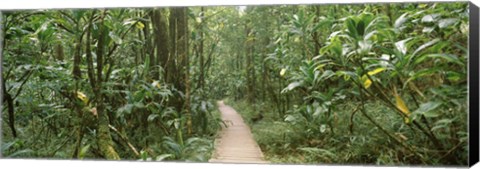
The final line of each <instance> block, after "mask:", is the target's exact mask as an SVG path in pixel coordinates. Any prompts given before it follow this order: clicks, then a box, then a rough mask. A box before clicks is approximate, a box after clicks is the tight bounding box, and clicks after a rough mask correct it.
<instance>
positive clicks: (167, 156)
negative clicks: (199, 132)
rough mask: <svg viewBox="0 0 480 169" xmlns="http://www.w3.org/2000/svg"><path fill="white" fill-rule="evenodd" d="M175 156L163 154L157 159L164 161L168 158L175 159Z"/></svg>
mask: <svg viewBox="0 0 480 169" xmlns="http://www.w3.org/2000/svg"><path fill="white" fill-rule="evenodd" d="M173 156H174V155H173V154H162V155H159V156H157V157H156V158H155V160H156V161H163V160H164V159H166V158H169V157H173Z"/></svg>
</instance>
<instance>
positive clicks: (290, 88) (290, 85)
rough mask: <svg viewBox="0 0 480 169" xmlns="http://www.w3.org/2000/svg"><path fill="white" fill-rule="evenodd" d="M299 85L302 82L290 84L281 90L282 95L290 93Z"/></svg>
mask: <svg viewBox="0 0 480 169" xmlns="http://www.w3.org/2000/svg"><path fill="white" fill-rule="evenodd" d="M301 85H302V82H292V83H290V84H289V85H288V86H287V87H286V88H285V89H283V90H282V93H285V92H288V91H291V90H293V89H295V88H297V87H298V86H301Z"/></svg>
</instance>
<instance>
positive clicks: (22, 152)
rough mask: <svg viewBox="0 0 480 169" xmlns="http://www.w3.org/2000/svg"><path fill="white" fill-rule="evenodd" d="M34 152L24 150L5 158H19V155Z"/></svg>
mask: <svg viewBox="0 0 480 169" xmlns="http://www.w3.org/2000/svg"><path fill="white" fill-rule="evenodd" d="M33 152H34V151H33V150H31V149H24V150H20V151H16V152H14V153H12V154H10V155H8V156H6V157H7V158H11V157H19V155H22V154H29V153H33Z"/></svg>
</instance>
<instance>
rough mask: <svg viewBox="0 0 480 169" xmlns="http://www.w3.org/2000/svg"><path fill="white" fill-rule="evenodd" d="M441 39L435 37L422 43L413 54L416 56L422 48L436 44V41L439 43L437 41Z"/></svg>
mask: <svg viewBox="0 0 480 169" xmlns="http://www.w3.org/2000/svg"><path fill="white" fill-rule="evenodd" d="M439 41H440V39H439V38H436V39H433V40H431V41H428V42H427V43H424V44H423V45H421V46H420V47H418V48H417V50H415V51H414V52H413V54H412V55H413V56H415V55H416V54H417V53H418V52H420V51H421V50H423V49H425V48H427V47H429V46H432V45H433V44H435V43H437V42H439Z"/></svg>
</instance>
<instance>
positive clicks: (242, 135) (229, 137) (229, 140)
mask: <svg viewBox="0 0 480 169" xmlns="http://www.w3.org/2000/svg"><path fill="white" fill-rule="evenodd" d="M218 106H219V110H220V112H221V115H222V119H223V120H224V121H226V123H227V124H228V127H222V131H221V133H220V134H219V138H217V140H215V152H214V154H213V155H212V158H211V159H210V160H209V162H212V163H214V162H218V163H269V162H268V161H265V160H264V159H263V157H264V156H263V153H262V150H261V149H260V147H259V146H258V144H257V142H255V140H254V139H253V135H252V133H251V130H250V127H248V126H247V125H245V123H244V121H243V119H242V117H241V116H240V115H239V114H238V113H237V112H236V111H235V110H234V109H233V108H231V107H230V106H227V105H225V104H223V102H219V103H218Z"/></svg>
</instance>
